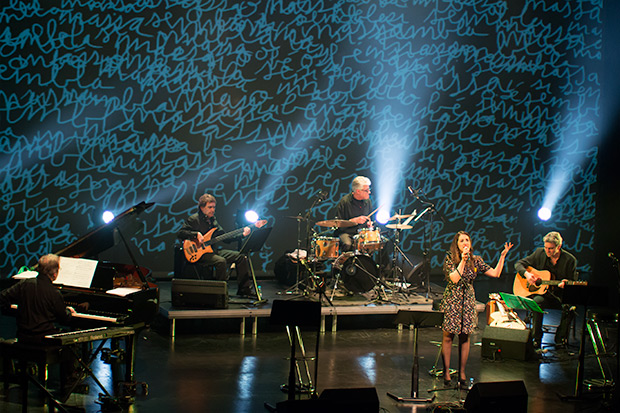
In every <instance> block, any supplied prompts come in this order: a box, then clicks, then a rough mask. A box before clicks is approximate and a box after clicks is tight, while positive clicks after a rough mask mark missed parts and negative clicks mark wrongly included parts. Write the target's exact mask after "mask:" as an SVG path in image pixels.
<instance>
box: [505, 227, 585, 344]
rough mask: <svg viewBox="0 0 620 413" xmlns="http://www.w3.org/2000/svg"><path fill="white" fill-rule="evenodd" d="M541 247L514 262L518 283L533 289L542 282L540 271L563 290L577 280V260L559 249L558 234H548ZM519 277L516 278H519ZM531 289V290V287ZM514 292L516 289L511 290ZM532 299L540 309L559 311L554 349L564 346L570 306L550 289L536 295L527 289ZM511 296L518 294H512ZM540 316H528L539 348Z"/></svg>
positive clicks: (568, 326) (560, 244)
mask: <svg viewBox="0 0 620 413" xmlns="http://www.w3.org/2000/svg"><path fill="white" fill-rule="evenodd" d="M543 242H544V247H543V248H537V249H536V251H534V252H533V253H532V254H530V255H528V256H527V257H525V258H523V259H521V260H519V261H517V263H516V264H515V269H516V271H517V275H516V277H517V280H515V285H517V284H518V282H519V281H520V282H525V283H527V284H528V285H531V286H536V285H537V283H538V285H541V284H542V283H543V280H542V276H541V274H540V273H541V272H545V271H548V272H549V273H550V274H551V277H550V278H555V279H556V280H561V281H560V282H559V283H557V286H558V287H559V288H564V284H565V283H566V282H567V281H574V280H576V278H577V259H576V258H575V256H574V255H572V254H571V253H569V252H567V251H566V250H563V249H562V236H561V235H560V233H559V232H556V231H552V232H549V233H548V234H547V235H545V236H544V237H543ZM519 277H520V278H519ZM534 289H535V287H534ZM515 290H516V288H515ZM529 291H530V292H531V293H532V295H530V296H529V298H532V299H533V300H534V301H536V303H537V304H538V305H539V306H540V307H541V308H542V309H543V310H545V309H548V308H554V309H561V310H562V317H561V320H560V325H559V326H558V328H557V331H556V333H555V343H556V346H566V344H567V342H568V332H569V329H570V319H569V318H570V316H571V314H572V313H571V311H570V306H568V305H566V304H564V305H563V304H562V300H561V295H560V296H559V295H558V294H557V291H555V289H554V288H549V289H547V288H544V289H543V291H544V294H536V293H535V292H532V290H531V289H530V290H529ZM515 294H518V295H524V294H519V293H518V292H517V291H515ZM542 324H543V314H541V313H533V315H532V336H533V342H534V347H535V348H537V349H539V348H540V345H541V342H542V336H543V331H542Z"/></svg>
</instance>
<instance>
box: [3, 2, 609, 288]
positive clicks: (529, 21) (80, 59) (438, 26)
mask: <svg viewBox="0 0 620 413" xmlns="http://www.w3.org/2000/svg"><path fill="white" fill-rule="evenodd" d="M126 3H127V4H125V2H120V1H119V2H96V1H61V2H46V1H43V2H39V3H35V4H31V5H28V4H24V3H23V2H11V3H9V5H8V6H5V7H4V8H3V9H2V11H0V23H1V26H2V27H3V29H2V31H1V32H0V59H1V61H0V156H1V159H2V162H1V163H0V168H1V169H0V171H1V175H0V176H1V179H0V184H1V185H2V189H1V191H0V197H1V205H0V214H2V219H1V220H0V236H1V237H2V238H1V241H0V245H1V246H2V251H3V253H2V255H1V256H0V271H1V272H2V275H4V276H7V275H11V274H12V273H13V272H14V271H16V270H17V268H19V267H20V266H22V265H27V264H31V263H33V261H34V260H35V259H36V257H37V256H39V255H41V254H43V253H46V252H49V251H55V250H58V249H60V247H62V246H64V245H66V244H68V243H70V242H71V241H73V240H75V239H76V238H77V237H79V236H81V235H84V234H85V233H87V232H88V231H90V230H91V229H93V228H95V227H97V226H99V225H101V224H102V222H101V218H100V217H101V214H102V212H103V211H104V210H106V209H109V210H112V211H114V212H116V213H119V212H121V211H123V210H125V209H127V208H129V207H131V206H133V205H135V204H137V203H138V202H140V201H146V202H154V203H155V205H154V206H153V207H152V208H151V209H149V210H147V211H146V212H144V213H143V214H141V215H140V217H139V219H138V220H137V221H136V222H135V224H133V225H132V228H130V229H128V231H129V232H130V234H131V236H130V239H131V244H132V248H133V250H134V253H135V255H136V256H137V258H138V261H139V263H140V264H142V265H145V266H148V267H150V268H151V269H153V270H154V272H155V273H156V274H161V275H163V274H168V273H170V272H171V271H172V252H171V249H172V246H173V244H174V239H175V234H176V232H177V231H178V229H179V227H180V225H181V223H182V221H183V219H185V217H186V216H187V215H188V214H190V213H192V212H194V211H195V208H196V200H197V198H198V197H199V196H200V195H201V194H202V193H204V192H211V193H213V194H214V195H215V196H216V197H217V198H218V217H219V218H220V221H222V223H223V224H224V226H225V227H226V228H227V229H233V228H234V227H235V214H236V212H237V210H243V209H246V208H253V209H255V210H257V211H258V212H259V214H260V215H261V217H264V218H266V219H268V220H269V222H270V225H273V227H274V230H273V232H272V235H271V237H270V239H269V240H268V242H267V245H266V247H265V249H264V250H263V251H262V252H261V253H260V254H258V255H256V258H255V260H257V261H258V260H259V261H260V263H258V262H257V261H255V267H258V268H260V269H261V270H263V271H267V272H269V271H270V270H271V269H272V268H273V263H274V262H275V260H276V259H277V258H278V257H280V256H281V255H282V254H283V252H284V251H285V250H287V249H292V248H295V246H296V238H297V236H296V222H295V221H294V220H292V219H290V218H287V217H289V216H295V215H297V214H299V213H305V212H306V210H307V209H308V208H309V207H310V205H311V204H312V203H313V201H314V200H315V197H316V194H317V193H318V192H319V191H321V190H323V191H326V192H327V193H328V199H327V200H326V201H324V202H322V203H320V204H319V205H318V206H317V207H316V208H315V209H314V210H313V211H311V217H312V221H313V222H314V221H316V220H322V219H327V218H333V217H334V214H335V213H334V206H335V204H336V202H337V201H338V199H339V198H340V197H341V196H342V195H344V194H345V193H346V192H347V191H348V190H349V185H350V181H351V179H352V178H353V177H354V176H355V175H357V174H361V175H366V176H368V177H370V178H371V179H372V181H373V187H372V189H373V194H372V196H373V200H374V202H375V205H376V206H379V205H383V206H384V207H385V208H387V209H389V210H390V213H395V212H397V211H402V212H410V211H412V210H414V209H415V210H417V211H418V212H419V211H421V210H422V208H423V205H421V204H420V203H419V201H417V200H415V199H413V198H411V197H408V196H407V194H408V191H407V189H406V188H407V186H411V187H413V188H416V189H421V190H422V193H423V194H424V196H425V197H426V198H427V199H429V200H431V201H432V202H433V203H435V204H436V206H437V210H438V211H439V212H440V213H441V214H442V215H443V217H444V218H445V222H444V221H442V220H440V219H439V217H438V216H437V215H434V216H433V224H431V223H430V222H429V221H427V218H429V217H430V216H431V214H427V215H426V216H425V217H424V219H421V220H420V221H418V222H417V223H416V225H415V226H414V228H413V229H412V230H410V231H407V232H406V233H404V234H403V235H404V239H403V243H402V247H403V249H404V250H405V251H407V252H408V253H410V254H412V255H416V256H419V255H421V253H422V250H423V248H424V246H423V240H424V239H425V235H426V236H427V235H428V234H429V233H430V234H432V241H433V242H432V245H431V251H430V254H431V258H432V261H431V263H432V267H433V271H434V272H438V271H440V266H441V262H442V259H443V253H444V251H445V249H446V248H447V246H448V242H449V241H450V239H451V237H452V236H453V234H454V233H455V232H456V231H457V230H460V229H465V230H467V231H469V232H470V233H471V234H472V236H473V241H474V248H475V249H476V251H477V252H478V253H480V254H482V256H483V257H484V258H485V259H486V260H489V261H491V262H492V261H495V260H496V259H497V258H498V257H499V252H500V251H501V248H502V245H503V243H504V242H505V241H511V242H514V243H515V245H516V247H515V249H514V250H513V251H511V252H510V255H509V258H508V264H507V265H508V267H507V268H508V269H509V271H510V272H512V266H513V263H514V261H515V259H516V258H517V257H520V256H522V255H524V254H526V253H528V252H530V251H531V250H532V249H533V248H534V247H536V246H539V245H540V244H541V236H542V235H543V234H544V233H546V232H548V231H550V230H553V229H555V230H559V231H560V232H561V233H562V234H563V236H564V237H565V240H566V247H567V248H568V249H569V250H570V251H572V252H574V253H575V254H576V255H577V256H578V257H579V261H580V268H579V269H580V271H581V272H586V273H587V272H590V271H591V270H592V267H593V265H594V261H595V253H594V242H595V241H594V240H595V236H594V233H595V230H594V225H595V215H596V201H597V198H596V194H597V188H599V187H597V173H598V172H599V171H598V168H599V167H600V165H599V163H598V162H599V158H600V154H599V148H601V147H602V146H601V145H602V143H601V139H602V137H604V138H606V139H611V137H609V136H608V135H609V134H610V133H609V130H610V127H609V125H605V124H604V121H605V120H606V119H605V118H604V117H603V116H601V110H602V108H601V102H600V98H601V91H602V89H604V88H603V87H602V86H601V75H602V72H603V70H602V64H601V63H602V62H603V56H602V52H603V21H602V16H603V14H604V13H603V6H602V4H601V3H600V2H596V1H592V2H590V1H580V2H567V3H563V2H562V3H561V4H559V5H558V4H556V2H555V1H525V0H524V1H510V2H497V1H479V2H471V3H473V5H471V4H469V2H460V1H439V0H438V1H421V0H420V1H417V0H414V1H406V2H405V1H386V0H384V1H373V0H368V1H355V2H332V1H316V0H312V1H303V0H302V1H296V2H282V1H255V2H253V1H247V2H235V1H227V0H222V1H210V2H199V1H195V2H193V1H188V2H172V1H150V2H141V1H138V2H126ZM603 132H606V133H603ZM603 147H604V146H603ZM550 188H555V199H556V200H557V203H555V204H554V205H555V206H554V208H553V216H552V218H551V219H550V220H549V221H547V222H542V221H539V220H538V218H537V217H536V211H537V210H538V208H539V207H540V206H541V205H542V204H543V201H544V200H545V197H546V195H547V193H548V192H549V190H550ZM599 189H600V188H599ZM313 228H314V229H315V230H317V231H319V230H320V228H317V227H313ZM101 258H102V259H113V260H116V261H121V262H123V261H127V257H126V254H125V252H124V250H123V248H121V247H119V246H117V247H114V248H112V249H111V250H109V251H107V252H106V253H105V254H103V255H102V257H101ZM492 264H493V265H494V263H492Z"/></svg>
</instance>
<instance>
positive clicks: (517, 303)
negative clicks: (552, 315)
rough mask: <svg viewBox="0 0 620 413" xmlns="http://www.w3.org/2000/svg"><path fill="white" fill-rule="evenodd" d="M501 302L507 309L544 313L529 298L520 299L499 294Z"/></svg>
mask: <svg viewBox="0 0 620 413" xmlns="http://www.w3.org/2000/svg"><path fill="white" fill-rule="evenodd" d="M499 295H500V297H502V300H504V302H505V303H506V306H507V307H508V308H512V309H513V310H526V311H529V312H530V313H544V311H543V309H542V308H540V306H539V305H538V303H536V301H534V300H532V299H531V298H527V297H521V296H520V295H515V294H508V293H499Z"/></svg>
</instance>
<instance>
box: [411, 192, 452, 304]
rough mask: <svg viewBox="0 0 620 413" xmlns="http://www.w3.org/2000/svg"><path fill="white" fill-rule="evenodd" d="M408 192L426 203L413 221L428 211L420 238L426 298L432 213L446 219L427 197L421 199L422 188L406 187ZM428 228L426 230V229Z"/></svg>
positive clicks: (429, 269)
mask: <svg viewBox="0 0 620 413" xmlns="http://www.w3.org/2000/svg"><path fill="white" fill-rule="evenodd" d="M408 189H409V192H411V194H412V195H413V197H414V198H415V199H417V200H418V201H420V202H421V203H422V204H425V205H427V207H426V208H425V209H424V210H423V211H422V212H420V213H419V214H418V216H416V217H415V218H414V220H413V222H417V221H418V220H419V219H420V218H422V217H423V216H424V214H426V213H427V212H430V215H429V220H428V224H429V225H428V226H425V230H424V233H423V235H422V236H423V239H422V245H423V248H424V251H423V252H422V262H423V264H422V267H423V271H424V282H425V283H426V299H429V298H430V295H431V282H430V281H431V266H430V256H429V255H430V250H431V248H432V247H433V215H434V214H437V215H439V219H441V221H442V222H443V223H444V224H445V223H446V219H445V217H444V216H443V215H442V214H441V213H440V212H439V211H438V210H437V208H436V207H435V204H434V203H432V202H430V201H428V200H427V199H423V198H422V196H421V194H422V190H421V189H417V190H415V191H414V190H412V189H411V187H409V188H408ZM426 228H428V230H427V229H426ZM427 232H428V237H427Z"/></svg>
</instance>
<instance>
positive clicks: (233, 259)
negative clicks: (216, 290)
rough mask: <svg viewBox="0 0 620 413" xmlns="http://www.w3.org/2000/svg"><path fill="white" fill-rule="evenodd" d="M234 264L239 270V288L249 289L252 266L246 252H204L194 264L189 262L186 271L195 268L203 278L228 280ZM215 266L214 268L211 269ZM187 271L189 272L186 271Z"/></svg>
mask: <svg viewBox="0 0 620 413" xmlns="http://www.w3.org/2000/svg"><path fill="white" fill-rule="evenodd" d="M232 264H235V270H236V272H237V286H238V288H239V289H247V288H250V287H251V286H252V281H251V280H250V266H249V263H248V258H247V257H246V256H245V255H244V254H240V253H239V252H238V251H233V250H227V249H222V250H219V251H218V252H217V254H215V253H212V254H204V255H203V256H202V257H200V259H199V260H198V261H197V262H196V263H194V264H188V267H190V268H188V269H187V270H186V271H190V272H191V271H192V268H191V267H192V266H193V267H194V268H193V270H194V271H196V272H197V275H198V277H199V278H201V279H205V280H207V279H215V280H218V281H228V278H229V273H228V269H229V268H230V266H231V265H232ZM211 268H213V270H211ZM186 273H187V272H186Z"/></svg>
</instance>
